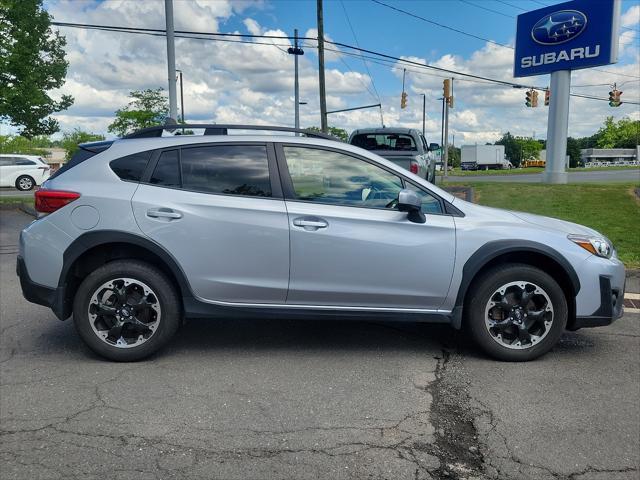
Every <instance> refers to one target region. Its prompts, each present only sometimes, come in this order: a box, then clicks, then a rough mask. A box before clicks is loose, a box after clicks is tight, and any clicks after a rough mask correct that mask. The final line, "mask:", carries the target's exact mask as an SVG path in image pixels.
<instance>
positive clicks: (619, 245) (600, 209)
mask: <svg viewBox="0 0 640 480" xmlns="http://www.w3.org/2000/svg"><path fill="white" fill-rule="evenodd" d="M456 185H459V184H456ZM472 187H473V189H474V195H475V201H476V203H479V204H481V205H488V206H491V207H498V208H506V209H509V210H519V211H521V212H529V213H536V214H539V215H546V216H549V217H555V218H560V219H562V220H568V221H570V222H574V223H580V224H582V225H586V226H588V227H591V228H594V229H596V230H598V231H599V232H601V233H603V234H604V235H606V236H607V237H609V239H610V240H611V241H612V242H613V243H614V245H615V246H616V249H617V250H618V256H619V257H620V259H621V260H622V261H623V262H624V263H625V265H626V266H627V268H640V201H639V200H638V199H637V197H636V196H635V194H634V192H633V190H634V188H636V187H638V184H637V183H635V184H634V183H624V184H621V183H616V184H577V185H576V184H569V185H541V184H522V183H508V184H504V183H501V184H499V185H497V184H495V183H475V182H474V184H473V185H472Z"/></svg>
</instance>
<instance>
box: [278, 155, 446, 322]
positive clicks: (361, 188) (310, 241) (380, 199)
mask: <svg viewBox="0 0 640 480" xmlns="http://www.w3.org/2000/svg"><path fill="white" fill-rule="evenodd" d="M278 155H279V160H280V167H281V172H283V176H282V179H283V188H284V191H285V196H286V198H287V210H288V213H289V225H290V228H291V275H290V284H289V295H288V297H287V303H289V304H295V305H312V306H313V305H318V306H330V305H334V306H343V307H368V308H418V309H425V310H437V309H438V308H439V307H440V306H441V305H442V303H443V301H444V299H445V298H446V295H447V292H448V290H449V284H450V282H451V276H452V273H453V266H454V260H455V225H454V222H453V218H452V217H451V216H448V215H445V214H443V204H442V202H441V200H440V199H438V198H437V197H435V196H433V195H431V194H429V193H428V192H427V191H423V190H420V189H418V188H416V187H414V186H411V185H409V184H408V182H406V181H405V180H403V179H402V178H401V177H400V176H398V175H397V174H395V173H393V172H391V171H388V170H386V169H383V168H381V167H380V166H378V165H376V164H375V163H373V162H369V161H367V160H366V159H364V158H361V157H357V156H352V155H350V154H347V153H345V152H340V151H336V150H332V149H327V148H322V147H311V146H301V145H283V146H278ZM403 187H406V188H413V189H416V190H417V191H418V192H419V193H420V194H421V195H422V197H423V211H424V212H425V214H426V216H427V221H426V223H424V224H418V223H412V222H410V221H409V220H408V219H407V214H406V213H403V212H400V211H398V210H397V209H396V208H395V206H394V202H395V201H396V199H397V197H398V193H399V191H400V190H401V189H402V188H403Z"/></svg>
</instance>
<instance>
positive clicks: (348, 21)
mask: <svg viewBox="0 0 640 480" xmlns="http://www.w3.org/2000/svg"><path fill="white" fill-rule="evenodd" d="M340 4H341V5H342V10H343V11H344V16H345V18H346V19H347V23H348V24H349V28H350V29H351V33H352V34H353V39H354V40H355V42H356V46H357V47H358V48H359V47H360V42H358V37H357V36H356V32H355V30H354V29H353V25H351V20H350V19H349V14H348V13H347V8H346V7H345V6H344V2H343V1H342V0H340ZM362 63H363V64H364V68H366V69H367V74H368V75H369V78H370V79H371V86H372V87H373V90H374V91H375V92H376V96H377V97H378V102H380V103H382V101H381V100H380V94H379V93H378V89H377V88H376V84H375V82H374V81H373V75H371V71H370V70H369V65H367V62H366V60H365V59H364V57H362Z"/></svg>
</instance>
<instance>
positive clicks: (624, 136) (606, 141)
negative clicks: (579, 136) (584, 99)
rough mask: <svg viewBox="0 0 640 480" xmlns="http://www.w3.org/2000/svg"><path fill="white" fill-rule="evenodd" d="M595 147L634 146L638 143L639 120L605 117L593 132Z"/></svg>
mask: <svg viewBox="0 0 640 480" xmlns="http://www.w3.org/2000/svg"><path fill="white" fill-rule="evenodd" d="M595 137H596V147H597V148H635V146H636V145H638V144H639V143H640V120H631V119H629V118H622V119H620V120H618V122H617V123H616V122H615V121H614V120H613V117H607V119H606V120H605V121H604V125H603V126H602V128H600V130H598V131H597V132H596V134H595Z"/></svg>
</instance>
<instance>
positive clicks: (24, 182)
mask: <svg viewBox="0 0 640 480" xmlns="http://www.w3.org/2000/svg"><path fill="white" fill-rule="evenodd" d="M35 184H36V182H35V180H34V179H33V178H31V177H30V176H29V175H20V176H19V177H18V178H17V179H16V188H17V189H18V190H20V191H21V192H26V191H27V190H31V189H32V188H33V187H34V186H35Z"/></svg>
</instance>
